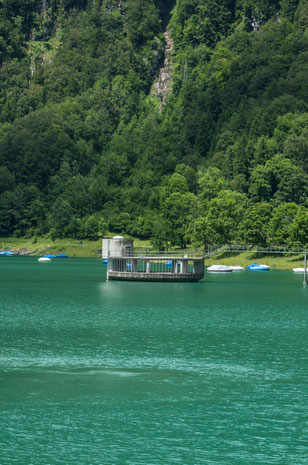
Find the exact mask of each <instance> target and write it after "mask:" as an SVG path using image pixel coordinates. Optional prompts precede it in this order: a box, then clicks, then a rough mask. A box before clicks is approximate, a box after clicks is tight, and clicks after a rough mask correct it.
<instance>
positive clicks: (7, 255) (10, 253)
mask: <svg viewBox="0 0 308 465" xmlns="http://www.w3.org/2000/svg"><path fill="white" fill-rule="evenodd" d="M0 255H5V256H6V257H12V256H13V255H14V254H13V252H10V251H9V250H5V251H4V252H0Z"/></svg>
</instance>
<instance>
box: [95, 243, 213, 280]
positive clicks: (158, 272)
mask: <svg viewBox="0 0 308 465" xmlns="http://www.w3.org/2000/svg"><path fill="white" fill-rule="evenodd" d="M102 259H103V260H108V263H107V280H114V281H160V282H196V281H200V279H202V278H203V277H204V258H203V256H202V255H201V254H200V255H198V254H197V253H196V254H191V255H189V256H188V255H184V254H180V253H171V252H152V251H150V252H149V251H146V252H137V251H134V247H133V239H124V237H122V236H115V237H113V238H112V239H103V244H102Z"/></svg>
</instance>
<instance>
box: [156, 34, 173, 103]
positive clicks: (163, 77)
mask: <svg viewBox="0 0 308 465" xmlns="http://www.w3.org/2000/svg"><path fill="white" fill-rule="evenodd" d="M164 36H165V54H164V61H163V64H162V67H161V68H160V70H159V73H158V77H157V79H156V80H155V82H154V84H153V87H152V91H151V95H152V96H153V97H156V98H159V99H160V110H162V108H163V106H164V105H165V104H166V102H167V98H168V95H169V94H170V92H171V89H172V70H173V66H172V50H173V41H172V38H171V34H170V32H169V31H166V32H165V33H164Z"/></svg>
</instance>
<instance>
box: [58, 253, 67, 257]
mask: <svg viewBox="0 0 308 465" xmlns="http://www.w3.org/2000/svg"><path fill="white" fill-rule="evenodd" d="M57 258H68V255H66V254H65V253H59V254H58V255H57Z"/></svg>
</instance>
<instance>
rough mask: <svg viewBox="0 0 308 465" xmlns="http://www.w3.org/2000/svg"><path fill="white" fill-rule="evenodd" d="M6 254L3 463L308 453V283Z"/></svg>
mask: <svg viewBox="0 0 308 465" xmlns="http://www.w3.org/2000/svg"><path fill="white" fill-rule="evenodd" d="M105 277H106V267H104V265H102V264H101V263H100V260H82V259H68V260H65V259H64V260H60V259H58V260H55V261H53V262H51V263H47V264H46V263H38V262H37V261H36V259H33V258H4V257H1V258H0V348H1V350H0V464H1V465H14V464H18V465H19V464H20V465H30V464H31V465H47V464H51V465H71V464H72V465H73V464H74V465H75V464H80V465H99V464H104V465H139V464H140V465H173V464H174V465H176V464H183V465H199V464H200V465H203V464H217V465H225V464H226V465H244V464H245V465H256V464H265V465H266V464H277V465H278V464H279V465H304V464H307V463H308V443H307V441H308V426H307V417H308V376H307V368H308V363H307V352H308V351H307V346H308V329H307V328H308V288H304V287H303V286H302V285H301V281H302V279H303V277H302V276H295V275H292V273H290V272H269V273H256V272H248V271H246V272H243V273H230V274H226V275H210V274H207V275H206V277H205V280H204V282H200V283H192V284H189V283H188V284H179V283H175V284H173V283H129V282H128V283H121V282H106V281H105Z"/></svg>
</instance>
